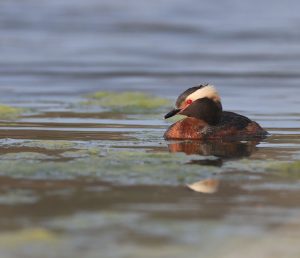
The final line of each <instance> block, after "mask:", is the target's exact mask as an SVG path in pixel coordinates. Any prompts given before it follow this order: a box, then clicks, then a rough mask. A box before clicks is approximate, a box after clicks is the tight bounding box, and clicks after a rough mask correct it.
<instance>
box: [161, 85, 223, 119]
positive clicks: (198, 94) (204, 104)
mask: <svg viewBox="0 0 300 258" xmlns="http://www.w3.org/2000/svg"><path fill="white" fill-rule="evenodd" d="M221 113H222V104H221V98H220V96H219V93H218V91H217V90H216V89H215V87H214V86H213V85H211V84H203V85H199V86H196V87H192V88H189V89H187V90H186V91H184V92H183V93H181V94H180V95H179V97H178V98H177V100H176V108H175V109H173V110H172V111H170V112H169V113H168V114H166V115H165V119H167V118H169V117H172V116H174V115H176V114H180V115H186V116H189V117H195V118H198V119H202V120H204V121H206V122H207V123H208V124H212V125H213V124H216V123H218V122H219V120H220V115H221Z"/></svg>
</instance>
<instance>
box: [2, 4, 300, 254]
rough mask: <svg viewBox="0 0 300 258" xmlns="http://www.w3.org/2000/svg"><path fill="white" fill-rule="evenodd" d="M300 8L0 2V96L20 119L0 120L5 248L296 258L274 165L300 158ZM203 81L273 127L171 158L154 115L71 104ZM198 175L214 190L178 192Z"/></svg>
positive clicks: (232, 105) (295, 228)
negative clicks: (214, 183)
mask: <svg viewBox="0 0 300 258" xmlns="http://www.w3.org/2000/svg"><path fill="white" fill-rule="evenodd" d="M299 9H300V2H299V1H296V0H294V1H290V0H289V1H279V0H277V1H271V0H268V1H258V0H253V1H237V0H235V1H233V0H231V1H229V0H224V1H208V0H206V1H197V0H187V1H179V0H162V1H158V0H157V1H138V0H127V1H120V0H112V1H108V0H106V1H102V0H101V1H100V0H99V1H96V0H86V1H81V0H64V1H62V0H52V1H46V0H40V1H38V0H22V1H21V0H1V1H0V92H1V94H0V103H1V104H8V105H12V106H16V107H22V108H29V109H30V112H29V113H30V114H27V115H24V116H22V117H21V118H19V119H16V120H15V121H1V123H0V138H1V141H0V145H1V148H0V151H1V153H0V154H1V155H0V158H1V164H0V174H1V176H0V177H1V179H0V181H1V186H0V193H1V194H0V211H1V212H0V257H1V258H2V257H22V258H23V257H41V255H43V256H44V257H183V256H186V257H222V258H224V257H225V258H226V257H228V258H229V257H241V255H242V256H243V257H264V258H266V257H272V258H274V257H297V258H298V257H299V256H300V249H299V247H298V246H299V228H300V223H299V219H298V218H299V208H300V206H299V198H300V191H299V185H300V181H299V175H298V170H297V168H296V169H294V170H292V171H290V172H289V171H285V172H284V171H283V172H282V171H280V172H278V171H276V170H272V165H273V163H275V165H276V164H277V163H276V162H293V161H297V160H299V154H300V145H299V135H300V133H299V132H300V126H299V121H300V116H299V114H300V112H299V105H300V100H299V96H300V87H299V84H300V30H299V27H300V14H299ZM203 82H210V83H213V84H215V85H216V87H217V88H218V89H219V91H220V93H221V95H222V99H223V106H224V107H225V109H227V110H232V111H236V112H241V113H242V114H244V115H247V116H249V117H251V118H253V119H255V120H256V121H258V122H259V123H260V124H261V125H262V126H264V127H266V128H267V129H268V130H269V131H270V133H271V134H272V136H270V137H269V138H268V139H266V140H264V141H263V142H261V143H260V144H259V145H258V146H257V147H256V148H254V149H251V148H250V150H248V149H247V148H246V149H245V148H244V147H245V146H243V145H241V146H240V148H241V149H240V152H242V150H244V151H245V153H243V152H242V154H241V153H238V154H240V155H239V156H233V157H230V156H231V155H229V154H228V153H227V154H228V156H226V155H225V157H224V153H222V151H221V150H219V149H218V148H216V149H217V150H215V149H214V146H210V145H204V146H201V147H202V148H201V151H202V152H201V153H202V155H197V156H196V157H195V156H192V157H191V156H188V155H187V156H184V154H182V155H179V156H176V155H175V154H174V156H172V155H170V156H168V155H167V154H166V153H167V150H168V146H167V143H166V142H165V141H164V140H163V139H162V135H163V132H164V130H165V129H166V128H167V126H168V122H165V121H163V120H162V117H163V114H164V113H163V111H159V112H158V113H157V114H150V115H144V114H126V113H125V114H121V115H120V114H118V113H115V112H112V113H102V111H103V110H101V109H97V108H96V109H93V107H90V108H82V107H81V106H78V103H79V102H80V101H82V100H84V98H83V95H85V94H86V93H90V92H94V91H98V90H100V91H102V90H113V91H132V90H134V91H145V92H150V93H152V94H155V95H158V96H162V97H167V98H169V99H171V100H174V99H175V98H176V96H177V95H178V94H179V93H181V92H182V91H183V90H185V89H186V88H187V87H190V86H194V85H197V84H199V83H203ZM95 111H97V112H99V111H101V112H99V114H95V113H94V112H95ZM78 112H79V113H78ZM56 140H64V141H65V142H63V143H55V141H56ZM217 147H218V146H217ZM219 147H220V146H219ZM212 150H213V151H212ZM238 150H239V149H238ZM75 151H77V152H75ZM211 151H212V153H211V155H210V158H216V157H220V156H221V158H220V160H218V159H216V160H215V163H212V162H211V160H210V163H209V164H213V165H214V166H207V165H205V164H204V163H203V159H204V161H205V162H208V161H207V160H206V155H205V154H203V153H208V154H209V153H210V152H211ZM214 151H215V152H214ZM218 151H220V153H221V154H220V153H218ZM227 151H230V149H229V150H227ZM135 152H136V153H135ZM95 153H96V154H95ZM120 153H121V154H120ZM157 153H158V154H157ZM139 155H140V156H139ZM143 155H144V156H143ZM166 155H167V156H166ZM222 155H223V156H222ZM219 161H220V162H221V163H218V162H219ZM72 162H73V163H72ZM201 162H202V163H201ZM195 164H197V165H195ZM269 166H271V169H270V167H269ZM206 178H213V179H218V180H220V181H221V183H220V187H219V190H218V191H217V192H216V193H215V194H212V195H205V194H201V193H194V192H192V191H188V190H187V189H186V187H185V186H184V185H185V183H192V182H194V181H197V180H200V179H206ZM245 250H247V252H246V251H245ZM248 250H249V251H248Z"/></svg>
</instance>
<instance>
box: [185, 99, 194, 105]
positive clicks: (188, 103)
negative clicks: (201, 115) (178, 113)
mask: <svg viewBox="0 0 300 258" xmlns="http://www.w3.org/2000/svg"><path fill="white" fill-rule="evenodd" d="M185 103H186V104H187V105H191V104H192V103H193V101H192V100H191V99H187V100H186V102H185Z"/></svg>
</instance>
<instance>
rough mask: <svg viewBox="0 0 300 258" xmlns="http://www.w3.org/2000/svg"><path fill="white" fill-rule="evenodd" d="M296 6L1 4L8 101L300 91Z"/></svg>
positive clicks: (0, 77) (132, 1)
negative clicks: (106, 94) (191, 90)
mask: <svg viewBox="0 0 300 258" xmlns="http://www.w3.org/2000/svg"><path fill="white" fill-rule="evenodd" d="M299 5H300V3H299V1H296V0H288V1H285V2H284V3H283V2H282V1H280V0H270V1H269V0H263V1H261V0H253V1H238V0H226V1H208V0H202V1H197V0H187V1H178V0H162V1H137V0H127V1H118V0H113V1H108V0H107V1H106V0H86V1H80V0H72V1H71V0H64V1H61V0H52V1H46V0H41V1H37V0H23V1H19V0H1V1H0V57H1V60H0V87H1V91H2V94H1V95H2V96H3V92H4V91H7V92H8V93H9V92H13V94H21V95H24V94H30V95H32V94H38V93H47V98H49V97H50V95H53V94H54V95H57V94H56V93H57V92H60V94H64V95H65V97H66V98H67V97H69V96H71V95H78V94H80V93H82V92H89V91H93V90H95V89H106V88H107V89H113V90H118V89H126V90H131V89H133V90H135V89H138V90H148V91H154V92H155V91H158V92H159V93H163V94H168V95H169V96H170V97H175V96H177V95H178V93H179V92H181V91H182V90H183V89H185V88H186V87H189V86H192V85H197V84H199V83H201V82H211V83H214V84H216V85H217V86H218V87H219V88H220V89H221V91H222V93H223V94H226V92H227V90H226V89H228V88H226V87H227V86H238V87H246V88H245V90H246V91H247V92H248V93H249V92H250V91H252V90H253V89H254V88H255V89H258V88H261V87H263V88H269V89H271V88H272V89H273V88H274V87H277V86H279V87H293V86H294V87H297V86H298V83H299V78H300V74H299V68H300V63H299V58H300V30H299V26H300V17H299V12H298V10H299V7H300V6H299ZM245 90H244V91H245ZM245 94H246V93H245ZM19 97H21V96H19ZM56 97H57V96H56ZM56 97H55V98H56ZM5 98H6V97H5ZM0 100H1V97H0ZM228 105H230V103H228ZM230 107H231V106H230Z"/></svg>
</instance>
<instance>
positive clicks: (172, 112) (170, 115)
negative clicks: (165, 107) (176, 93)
mask: <svg viewBox="0 0 300 258" xmlns="http://www.w3.org/2000/svg"><path fill="white" fill-rule="evenodd" d="M180 111H181V109H180V108H175V109H173V110H171V111H170V112H169V113H168V114H166V115H165V119H167V118H170V117H172V116H175V115H176V114H177V113H179V112H180Z"/></svg>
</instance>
